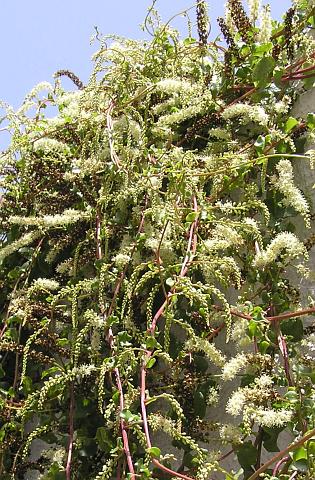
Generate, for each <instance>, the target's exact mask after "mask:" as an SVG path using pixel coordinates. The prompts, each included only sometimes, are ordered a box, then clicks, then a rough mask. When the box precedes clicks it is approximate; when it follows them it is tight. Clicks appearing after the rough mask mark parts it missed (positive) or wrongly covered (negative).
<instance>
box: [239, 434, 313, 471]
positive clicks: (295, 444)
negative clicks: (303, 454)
mask: <svg viewBox="0 0 315 480" xmlns="http://www.w3.org/2000/svg"><path fill="white" fill-rule="evenodd" d="M314 435H315V428H313V429H312V430H310V431H309V432H308V433H307V434H306V435H304V436H303V437H302V438H300V440H298V441H297V442H293V443H291V445H289V446H288V447H287V448H285V449H284V450H281V452H279V453H277V454H276V455H274V456H273V457H272V458H270V460H268V461H267V462H266V463H264V464H263V465H262V466H261V467H260V468H258V470H256V472H255V473H253V475H251V476H250V477H249V479H248V480H255V479H256V478H258V477H259V476H260V474H261V473H263V472H265V471H266V470H267V468H268V467H270V465H272V464H273V463H275V462H277V461H278V460H280V459H281V458H283V457H284V456H285V455H286V454H287V453H289V452H292V450H295V449H296V448H298V447H299V446H300V445H303V444H304V443H305V442H307V441H308V440H310V439H311V438H312V437H313V436H314Z"/></svg>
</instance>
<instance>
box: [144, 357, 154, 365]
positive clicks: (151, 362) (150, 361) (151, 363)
mask: <svg viewBox="0 0 315 480" xmlns="http://www.w3.org/2000/svg"><path fill="white" fill-rule="evenodd" d="M155 363H156V358H154V357H151V358H150V359H149V360H148V361H147V364H146V368H152V367H153V365H154V364H155Z"/></svg>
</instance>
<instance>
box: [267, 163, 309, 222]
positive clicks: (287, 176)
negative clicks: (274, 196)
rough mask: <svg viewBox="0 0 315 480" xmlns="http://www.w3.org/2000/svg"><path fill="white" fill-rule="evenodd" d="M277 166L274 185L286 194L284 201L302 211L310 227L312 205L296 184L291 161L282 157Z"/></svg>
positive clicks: (299, 211)
mask: <svg viewBox="0 0 315 480" xmlns="http://www.w3.org/2000/svg"><path fill="white" fill-rule="evenodd" d="M276 168H277V171H278V177H277V178H275V179H273V183H274V187H275V188H276V189H278V190H279V191H280V192H281V193H282V195H283V196H284V200H283V203H284V204H285V205H289V206H291V207H293V208H294V209H295V210H296V211H297V212H298V213H300V214H301V215H302V216H303V217H304V220H305V223H306V225H307V227H309V228H310V218H309V217H310V207H309V204H308V202H307V201H306V200H305V198H304V196H303V195H302V193H301V192H300V190H299V189H298V188H297V187H296V186H295V185H294V182H293V168H292V165H291V162H290V161H289V160H286V159H282V160H280V161H279V162H278V164H277V166H276Z"/></svg>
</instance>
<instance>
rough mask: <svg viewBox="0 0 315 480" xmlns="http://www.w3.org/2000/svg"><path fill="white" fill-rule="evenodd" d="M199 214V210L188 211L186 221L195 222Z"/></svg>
mask: <svg viewBox="0 0 315 480" xmlns="http://www.w3.org/2000/svg"><path fill="white" fill-rule="evenodd" d="M198 215H199V212H190V213H188V215H187V216H186V219H185V221H186V222H190V223H191V222H194V221H195V220H196V218H198Z"/></svg>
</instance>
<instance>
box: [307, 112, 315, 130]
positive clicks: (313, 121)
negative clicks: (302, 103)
mask: <svg viewBox="0 0 315 480" xmlns="http://www.w3.org/2000/svg"><path fill="white" fill-rule="evenodd" d="M306 125H307V127H308V128H310V129H311V130H314V129H315V114H314V113H308V114H307V118H306Z"/></svg>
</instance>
